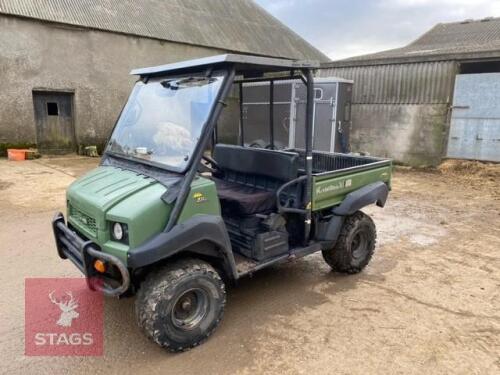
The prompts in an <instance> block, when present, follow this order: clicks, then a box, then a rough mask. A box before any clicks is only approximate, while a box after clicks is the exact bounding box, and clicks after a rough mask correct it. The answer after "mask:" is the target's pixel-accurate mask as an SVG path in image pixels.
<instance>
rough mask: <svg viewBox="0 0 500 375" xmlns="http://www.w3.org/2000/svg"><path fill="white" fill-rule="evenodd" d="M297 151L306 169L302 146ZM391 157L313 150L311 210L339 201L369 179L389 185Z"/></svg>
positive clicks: (326, 206)
mask: <svg viewBox="0 0 500 375" xmlns="http://www.w3.org/2000/svg"><path fill="white" fill-rule="evenodd" d="M288 151H294V152H298V153H299V155H300V160H301V162H302V165H301V166H300V169H301V170H302V171H305V166H304V160H305V158H304V150H288ZM391 173H392V161H391V160H389V159H383V158H376V157H372V156H357V155H356V156H355V155H348V154H339V153H329V152H322V151H314V152H313V176H312V177H313V191H312V202H311V204H312V210H313V211H319V210H322V209H325V208H328V207H331V206H335V205H337V204H340V203H341V202H342V201H343V200H344V198H345V196H346V195H347V194H349V193H350V192H352V191H354V190H357V189H359V188H361V187H363V186H366V185H369V184H371V183H374V182H377V181H382V182H385V183H386V184H387V186H388V187H389V188H390V187H391V185H390V184H391Z"/></svg>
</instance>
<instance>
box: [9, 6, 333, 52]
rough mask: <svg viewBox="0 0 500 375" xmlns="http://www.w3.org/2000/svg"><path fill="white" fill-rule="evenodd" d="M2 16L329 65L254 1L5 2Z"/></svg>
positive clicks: (315, 50)
mask: <svg viewBox="0 0 500 375" xmlns="http://www.w3.org/2000/svg"><path fill="white" fill-rule="evenodd" d="M0 13H3V14H8V15H12V16H21V17H28V18H35V19H38V20H43V21H49V22H57V23H63V24H69V25H75V26H79V27H87V28H93V29H99V30H106V31H112V32H119V33H124V34H131V35H137V36H143V37H150V38H155V39H162V40H168V41H174V42H180V43H187V44H194V45H200V46H207V47H215V48H220V49H224V50H228V51H235V52H243V53H251V54H258V55H264V56H272V57H282V58H292V59H313V60H318V61H329V59H328V57H326V56H325V55H324V54H323V53H321V52H320V51H319V50H317V49H316V48H314V47H313V46H311V45H310V44H309V43H308V42H306V41H305V40H304V39H302V38H301V37H300V36H298V35H297V34H295V33H294V32H293V31H291V30H290V29H289V28H288V27H286V26H285V25H283V24H282V23H281V22H280V21H278V20H277V19H276V18H274V17H273V16H271V15H270V14H269V13H267V12H266V11H265V10H264V9H263V8H261V7H260V6H258V5H257V4H255V3H254V2H253V1H251V0H141V1H134V0H44V1H40V0H0Z"/></svg>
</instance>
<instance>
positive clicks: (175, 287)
mask: <svg viewBox="0 0 500 375" xmlns="http://www.w3.org/2000/svg"><path fill="white" fill-rule="evenodd" d="M225 304H226V291H225V287H224V283H223V281H222V279H221V278H220V276H219V274H218V273H217V272H216V271H215V270H214V269H213V267H212V266H211V265H209V264H208V263H205V262H203V261H201V260H197V259H184V260H181V261H178V262H176V263H173V264H169V265H167V266H165V267H162V268H160V269H158V270H156V271H154V272H152V273H151V274H150V275H149V276H148V277H147V278H146V280H145V281H144V282H143V284H142V286H141V288H140V290H139V292H138V294H137V300H136V304H135V310H136V317H137V323H138V324H139V327H140V328H141V329H142V330H143V332H144V333H145V334H146V336H148V337H149V338H150V339H151V340H153V341H154V342H156V343H157V344H158V345H160V346H162V347H164V348H166V349H168V350H169V351H171V352H179V351H184V350H187V349H190V348H193V347H195V346H197V345H199V344H201V343H202V342H203V341H205V340H206V339H207V338H208V337H209V336H210V335H211V334H212V332H213V331H214V330H215V329H216V328H217V326H218V325H219V323H220V321H221V319H222V316H223V314H224V306H225Z"/></svg>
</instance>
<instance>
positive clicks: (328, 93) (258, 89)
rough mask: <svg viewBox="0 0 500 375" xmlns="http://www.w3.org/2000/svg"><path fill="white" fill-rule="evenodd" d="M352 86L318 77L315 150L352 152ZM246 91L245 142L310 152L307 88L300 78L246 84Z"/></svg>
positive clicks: (243, 109)
mask: <svg viewBox="0 0 500 375" xmlns="http://www.w3.org/2000/svg"><path fill="white" fill-rule="evenodd" d="M352 86H353V81H350V80H345V79H341V78H336V77H325V78H315V80H314V96H315V98H314V119H313V131H314V133H313V134H314V138H313V148H314V150H316V151H327V152H342V153H347V152H349V151H350V146H349V132H350V128H351V100H352ZM242 91H243V93H242V97H243V100H242V108H241V109H242V110H241V123H242V127H241V129H240V131H241V133H242V134H240V137H239V138H240V142H241V141H242V143H243V144H244V145H247V146H254V147H262V148H270V149H284V148H299V149H303V148H305V114H306V86H305V84H304V83H303V82H302V81H301V80H300V79H295V80H282V81H280V80H276V81H271V82H252V83H245V84H244V85H243V90H242ZM270 99H271V100H270ZM271 107H272V108H271Z"/></svg>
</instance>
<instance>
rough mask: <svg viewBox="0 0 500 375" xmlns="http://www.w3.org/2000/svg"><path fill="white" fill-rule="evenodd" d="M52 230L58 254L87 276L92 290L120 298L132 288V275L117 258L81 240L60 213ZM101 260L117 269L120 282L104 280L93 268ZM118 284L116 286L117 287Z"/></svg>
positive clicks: (54, 220) (53, 223) (53, 221)
mask: <svg viewBox="0 0 500 375" xmlns="http://www.w3.org/2000/svg"><path fill="white" fill-rule="evenodd" d="M52 229H53V230H54V237H55V240H56V246H57V253H58V254H59V256H60V257H61V258H62V259H69V260H71V262H72V263H73V264H74V265H75V266H76V267H77V268H78V269H79V270H80V271H81V272H82V273H83V274H84V275H85V278H86V279H87V285H88V287H89V288H90V289H92V290H95V291H99V292H102V293H103V294H105V295H107V296H119V295H121V294H123V293H125V292H126V291H127V290H128V288H129V286H130V273H129V271H128V269H127V267H125V265H124V264H123V263H122V262H121V261H120V259H118V258H117V257H115V256H113V255H110V254H106V253H103V252H102V251H100V250H99V247H98V246H97V245H96V244H95V243H94V242H92V241H87V240H85V239H83V238H81V237H80V236H79V235H78V234H77V233H76V232H74V231H73V230H71V229H70V228H69V227H68V226H67V225H66V223H65V221H64V215H63V214H62V213H60V212H58V213H57V214H56V215H55V216H54V219H53V220H52ZM96 259H100V260H102V261H104V262H106V263H108V264H111V265H112V266H114V267H116V269H117V270H118V271H119V274H120V280H115V279H113V280H112V281H113V282H110V280H109V279H106V278H104V277H103V276H102V275H101V274H99V273H98V272H97V271H95V270H94V268H93V267H92V265H93V262H94V261H95V260H96ZM115 284H116V285H115Z"/></svg>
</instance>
